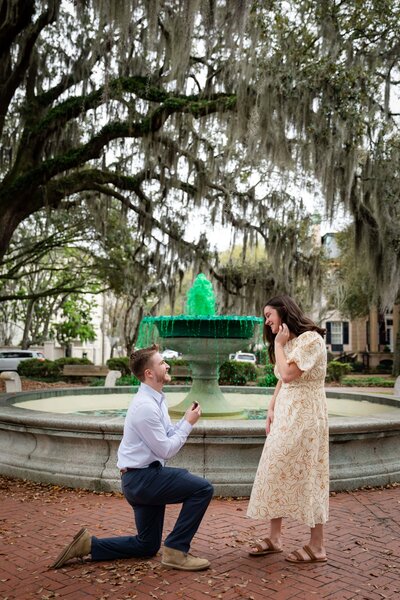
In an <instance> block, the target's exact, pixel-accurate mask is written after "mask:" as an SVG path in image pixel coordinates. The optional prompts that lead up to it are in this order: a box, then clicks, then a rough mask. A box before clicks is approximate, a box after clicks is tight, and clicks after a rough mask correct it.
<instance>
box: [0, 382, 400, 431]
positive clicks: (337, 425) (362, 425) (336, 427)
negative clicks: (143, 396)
mask: <svg viewBox="0 0 400 600" xmlns="http://www.w3.org/2000/svg"><path fill="white" fill-rule="evenodd" d="M222 387H223V391H225V392H227V391H235V392H243V391H244V390H246V392H245V393H256V392H257V391H258V393H259V392H260V388H257V387H250V386H249V387H245V388H244V387H241V386H236V387H234V386H222ZM183 388H186V389H188V388H189V386H179V390H181V391H184V389H183ZM176 389H177V386H166V387H165V391H166V392H168V391H174V390H175V391H176ZM262 390H263V391H265V392H266V393H268V392H271V393H272V392H273V390H274V388H262ZM134 391H135V388H133V387H132V386H118V387H115V388H87V387H85V388H57V389H52V390H38V391H34V392H32V391H31V392H17V393H13V394H0V423H1V422H4V423H11V422H13V423H14V424H15V425H16V426H21V427H25V426H26V427H35V425H36V426H39V427H41V428H43V426H44V427H48V428H51V429H55V430H58V429H60V430H61V429H65V428H68V429H69V430H70V431H87V432H89V433H93V434H94V433H99V432H101V433H102V434H103V433H104V434H110V435H113V434H117V435H119V436H120V435H121V434H122V429H123V423H124V417H122V416H121V417H111V418H110V417H106V418H105V417H103V416H95V415H81V414H80V415H77V414H68V415H66V414H59V413H51V412H44V411H43V412H42V411H35V410H30V409H25V408H20V407H16V406H14V403H15V402H16V401H21V400H35V399H40V398H43V397H49V396H70V395H90V394H93V393H96V394H100V395H104V394H115V393H117V394H118V393H121V394H122V393H127V392H134ZM57 392H58V393H57ZM326 395H327V397H335V398H339V399H344V400H346V399H347V400H359V401H367V402H371V403H374V404H375V403H377V404H385V405H389V406H394V407H396V408H397V409H398V408H400V399H396V398H395V397H386V396H385V395H379V394H366V393H364V392H335V391H334V390H332V391H331V390H326ZM393 413H394V414H393V416H392V415H390V416H387V415H386V416H385V415H382V416H377V415H374V416H371V417H366V416H363V417H330V419H329V431H330V434H331V435H335V434H337V435H347V434H353V435H354V434H368V433H369V432H370V433H373V432H375V431H379V430H381V429H382V427H383V428H384V429H385V430H388V432H389V431H400V413H399V415H398V416H397V415H396V414H395V411H393ZM264 427H265V425H264V422H263V421H262V420H248V421H245V420H243V421H240V420H229V419H226V420H224V421H221V420H213V419H207V420H200V421H199V422H198V424H197V425H196V427H195V429H194V430H193V432H192V436H194V437H214V436H218V435H219V434H222V435H226V434H227V433H232V434H235V433H236V434H243V435H245V436H246V437H259V436H260V435H263V432H264V431H265V429H264Z"/></svg>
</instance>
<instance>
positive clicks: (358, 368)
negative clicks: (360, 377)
mask: <svg viewBox="0 0 400 600" xmlns="http://www.w3.org/2000/svg"><path fill="white" fill-rule="evenodd" d="M351 370H352V371H353V373H364V371H365V366H364V363H362V362H353V363H351Z"/></svg>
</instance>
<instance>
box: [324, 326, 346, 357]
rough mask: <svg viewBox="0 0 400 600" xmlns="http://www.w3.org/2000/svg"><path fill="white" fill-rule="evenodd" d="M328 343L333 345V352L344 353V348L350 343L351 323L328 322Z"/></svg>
mask: <svg viewBox="0 0 400 600" xmlns="http://www.w3.org/2000/svg"><path fill="white" fill-rule="evenodd" d="M326 343H327V344H331V349H332V352H343V346H344V345H347V344H348V343H349V322H348V321H327V322H326Z"/></svg>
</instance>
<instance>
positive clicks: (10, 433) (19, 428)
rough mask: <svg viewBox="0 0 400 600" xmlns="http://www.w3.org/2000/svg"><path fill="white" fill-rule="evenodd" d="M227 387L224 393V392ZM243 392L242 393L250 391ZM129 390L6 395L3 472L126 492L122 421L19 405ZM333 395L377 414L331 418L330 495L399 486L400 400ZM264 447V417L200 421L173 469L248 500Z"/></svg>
mask: <svg viewBox="0 0 400 600" xmlns="http://www.w3.org/2000/svg"><path fill="white" fill-rule="evenodd" d="M171 389H172V390H173V389H175V390H176V388H171ZM254 389H255V390H256V391H257V392H258V393H259V394H260V393H261V394H265V391H266V390H261V391H260V388H253V389H252V388H245V390H246V391H248V390H249V391H248V393H255V392H254ZM228 390H234V388H228ZM228 390H227V389H225V388H223V391H224V393H225V394H228V393H229V391H228ZM239 390H240V391H241V392H242V391H243V388H239ZM269 391H270V393H272V390H269ZM127 392H129V389H126V388H101V389H100V388H96V389H95V390H93V388H92V389H91V388H82V389H77V388H74V389H64V390H62V389H57V390H49V391H47V390H46V391H40V392H26V393H18V394H2V396H1V397H0V473H1V474H3V475H8V476H11V477H20V478H26V479H31V480H34V481H41V482H47V483H53V484H57V485H65V486H71V487H78V488H79V487H84V488H88V489H92V490H99V491H100V490H103V491H111V490H118V491H119V490H120V478H119V472H118V469H117V468H116V453H117V449H118V445H119V443H120V440H121V437H122V430H123V417H121V416H117V417H111V418H109V417H102V416H91V415H82V414H79V415H78V414H56V413H55V412H39V411H34V410H30V409H25V408H21V407H20V406H19V407H16V406H14V404H15V403H16V402H18V403H20V402H25V401H30V400H36V399H41V398H42V399H43V398H48V399H50V398H51V399H52V403H54V405H57V404H58V403H61V402H62V401H63V396H69V397H70V396H74V397H75V396H82V397H83V396H87V395H93V393H95V394H96V395H98V397H99V398H103V397H104V395H106V394H127ZM327 396H328V398H329V397H336V398H338V399H339V400H346V399H349V400H355V401H357V402H363V403H364V402H368V403H371V405H373V406H374V408H375V411H374V412H375V414H373V415H371V416H358V417H336V416H335V417H330V484H331V490H336V491H338V490H344V489H347V490H351V489H355V488H358V487H361V486H363V485H385V484H387V483H392V482H395V481H400V402H399V400H396V399H394V398H392V397H386V396H384V395H373V394H361V393H351V392H346V393H342V392H339V393H338V392H336V391H335V392H332V391H330V390H328V391H327ZM377 406H378V408H377ZM380 406H381V407H382V411H381V410H380ZM264 442H265V429H264V421H263V420H254V421H250V420H249V421H244V420H212V419H211V420H201V421H200V422H199V423H198V424H197V425H196V426H195V428H194V429H193V432H192V434H191V435H190V436H189V438H188V441H187V443H186V444H185V446H184V448H183V449H182V450H181V451H180V452H179V454H178V455H177V456H176V457H175V458H174V460H172V461H169V465H171V466H179V467H184V468H188V469H190V471H191V472H193V473H195V474H197V475H200V476H202V477H206V478H207V479H209V480H210V481H211V482H212V483H213V485H214V487H215V493H216V494H217V495H222V496H247V495H249V493H250V490H251V486H252V483H253V480H254V476H255V472H256V468H257V465H258V461H259V458H260V454H261V451H262V448H263V445H264Z"/></svg>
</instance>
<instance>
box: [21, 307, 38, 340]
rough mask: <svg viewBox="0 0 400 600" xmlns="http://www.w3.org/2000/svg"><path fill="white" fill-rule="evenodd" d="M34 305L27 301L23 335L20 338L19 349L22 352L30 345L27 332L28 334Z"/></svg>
mask: <svg viewBox="0 0 400 600" xmlns="http://www.w3.org/2000/svg"><path fill="white" fill-rule="evenodd" d="M34 304H35V301H34V300H29V301H28V308H27V310H26V317H25V326H24V334H23V336H22V342H21V348H22V349H23V350H26V349H27V348H29V345H30V344H29V332H30V329H31V324H32V317H33V307H34Z"/></svg>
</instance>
